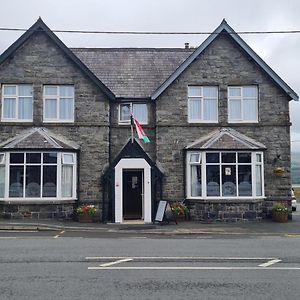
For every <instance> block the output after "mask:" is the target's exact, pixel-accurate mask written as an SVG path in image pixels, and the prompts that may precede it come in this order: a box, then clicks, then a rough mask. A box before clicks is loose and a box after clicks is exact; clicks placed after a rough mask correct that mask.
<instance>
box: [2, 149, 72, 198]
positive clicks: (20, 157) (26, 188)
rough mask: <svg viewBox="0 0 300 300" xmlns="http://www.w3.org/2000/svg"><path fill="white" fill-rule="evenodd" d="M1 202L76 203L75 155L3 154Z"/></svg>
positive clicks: (60, 153) (58, 153)
mask: <svg viewBox="0 0 300 300" xmlns="http://www.w3.org/2000/svg"><path fill="white" fill-rule="evenodd" d="M0 198H2V199H7V200H10V201H13V200H24V201H26V200H28V199H29V200H38V199H40V200H42V199H61V200H64V199H76V153H65V152H38V151H30V152H6V153H0Z"/></svg>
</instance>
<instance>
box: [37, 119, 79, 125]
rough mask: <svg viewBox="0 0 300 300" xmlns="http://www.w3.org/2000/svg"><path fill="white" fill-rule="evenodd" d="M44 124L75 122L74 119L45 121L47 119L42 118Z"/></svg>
mask: <svg viewBox="0 0 300 300" xmlns="http://www.w3.org/2000/svg"><path fill="white" fill-rule="evenodd" d="M43 123H44V124H50V123H51V124H73V123H75V121H74V120H71V121H63V120H55V121H47V120H43Z"/></svg>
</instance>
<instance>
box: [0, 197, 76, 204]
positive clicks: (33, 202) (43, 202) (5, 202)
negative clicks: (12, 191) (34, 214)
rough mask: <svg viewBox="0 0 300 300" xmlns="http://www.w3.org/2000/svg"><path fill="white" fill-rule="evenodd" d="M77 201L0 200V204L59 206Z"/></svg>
mask: <svg viewBox="0 0 300 300" xmlns="http://www.w3.org/2000/svg"><path fill="white" fill-rule="evenodd" d="M76 200H77V199H74V198H73V199H49V198H48V199H47V198H45V199H34V198H31V199H0V203H1V204H61V203H75V202H76Z"/></svg>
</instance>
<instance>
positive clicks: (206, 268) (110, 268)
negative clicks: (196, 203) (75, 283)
mask: <svg viewBox="0 0 300 300" xmlns="http://www.w3.org/2000/svg"><path fill="white" fill-rule="evenodd" d="M88 269H89V270H272V271H273V270H297V271H300V267H299V268H297V267H272V268H261V267H88Z"/></svg>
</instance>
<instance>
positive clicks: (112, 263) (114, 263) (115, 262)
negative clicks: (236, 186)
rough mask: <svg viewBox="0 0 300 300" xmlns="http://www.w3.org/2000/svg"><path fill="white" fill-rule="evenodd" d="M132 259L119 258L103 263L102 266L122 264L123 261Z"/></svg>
mask: <svg viewBox="0 0 300 300" xmlns="http://www.w3.org/2000/svg"><path fill="white" fill-rule="evenodd" d="M132 260H133V259H132V258H127V259H119V260H116V261H113V262H110V263H106V264H102V265H100V267H102V268H104V267H110V266H112V265H116V264H120V263H122V262H127V261H132Z"/></svg>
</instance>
